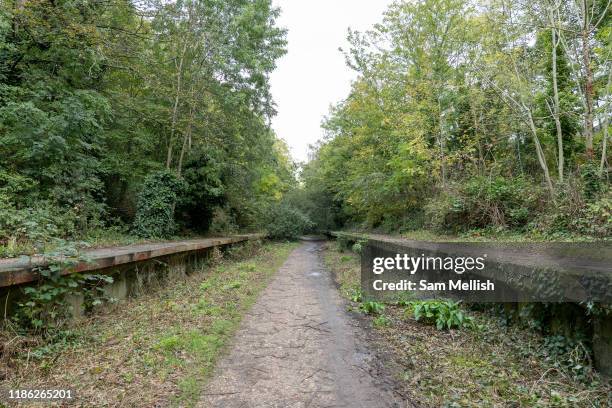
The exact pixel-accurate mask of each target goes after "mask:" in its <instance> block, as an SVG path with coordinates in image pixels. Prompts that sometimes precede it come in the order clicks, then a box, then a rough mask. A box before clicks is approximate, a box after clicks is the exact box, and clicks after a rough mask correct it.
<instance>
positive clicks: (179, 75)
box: [166, 41, 187, 169]
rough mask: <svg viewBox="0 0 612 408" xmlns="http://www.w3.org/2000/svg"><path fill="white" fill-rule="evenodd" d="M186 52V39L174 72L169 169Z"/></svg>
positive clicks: (167, 160) (167, 165)
mask: <svg viewBox="0 0 612 408" xmlns="http://www.w3.org/2000/svg"><path fill="white" fill-rule="evenodd" d="M186 52H187V41H185V42H184V43H183V49H182V51H181V56H180V58H179V62H178V65H177V74H176V95H175V96H174V107H173V108H172V124H171V125H170V126H171V127H170V140H168V156H167V157H166V168H167V169H169V168H170V165H171V164H172V145H173V144H174V133H175V131H176V121H177V117H178V106H179V100H180V97H181V86H182V82H183V62H184V61H185V53H186Z"/></svg>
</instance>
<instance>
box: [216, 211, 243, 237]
mask: <svg viewBox="0 0 612 408" xmlns="http://www.w3.org/2000/svg"><path fill="white" fill-rule="evenodd" d="M209 231H210V232H214V233H218V234H231V233H235V232H237V231H238V226H237V225H236V222H235V220H234V217H232V216H231V215H230V213H229V211H227V210H224V209H222V208H215V209H214V211H213V214H212V219H211V222H210V228H209Z"/></svg>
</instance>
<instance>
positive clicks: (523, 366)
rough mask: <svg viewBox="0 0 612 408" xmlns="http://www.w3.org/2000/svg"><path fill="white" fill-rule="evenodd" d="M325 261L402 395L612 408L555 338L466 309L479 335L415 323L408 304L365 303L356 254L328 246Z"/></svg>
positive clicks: (443, 401)
mask: <svg viewBox="0 0 612 408" xmlns="http://www.w3.org/2000/svg"><path fill="white" fill-rule="evenodd" d="M324 258H325V262H326V264H327V266H328V268H329V269H330V270H331V271H332V272H333V273H334V276H335V279H336V281H337V282H338V284H339V286H340V290H341V292H342V295H343V296H345V297H346V298H347V299H349V300H351V301H352V302H353V303H352V307H353V308H355V309H360V310H362V311H364V313H365V314H366V315H367V316H369V319H371V323H372V327H373V328H375V330H376V336H375V338H376V343H377V344H376V348H378V349H379V350H382V351H383V352H384V355H385V357H386V358H390V359H392V360H393V361H391V362H389V366H390V367H397V368H398V369H396V370H395V371H397V372H396V373H395V375H396V377H397V381H398V386H399V388H400V389H401V393H402V394H404V395H408V396H410V398H411V399H412V400H413V401H415V402H416V403H418V404H420V405H422V406H425V407H568V408H570V407H609V406H612V385H611V384H610V382H609V380H605V379H603V378H601V377H600V376H599V375H598V374H597V373H596V372H594V371H593V370H591V369H585V367H581V370H579V372H580V373H581V374H582V376H581V377H580V378H578V377H577V376H576V373H577V372H578V371H576V370H572V368H575V367H569V368H568V367H567V365H566V364H564V362H565V361H567V359H571V358H572V353H575V352H576V351H577V350H576V349H571V348H570V349H566V350H563V352H562V353H559V354H555V353H553V350H552V349H553V348H554V347H555V344H554V342H551V341H550V340H551V339H550V338H545V337H543V336H542V335H540V334H538V333H536V332H534V331H532V330H529V329H526V328H521V327H517V326H507V325H505V324H503V322H502V320H501V319H500V318H499V316H496V315H495V314H494V313H492V312H486V311H483V312H477V311H474V310H468V309H467V308H463V312H464V313H465V314H466V315H469V316H470V317H472V318H473V320H474V328H473V329H461V330H437V329H436V327H435V326H433V325H428V324H425V323H423V322H421V321H416V320H415V319H414V314H413V313H412V312H413V311H412V310H411V306H410V305H409V304H407V305H404V306H399V305H397V304H385V305H383V306H382V307H381V306H379V305H376V304H375V303H376V302H365V303H361V297H360V291H359V273H360V262H359V257H358V255H356V254H354V253H351V252H348V251H344V252H341V251H340V250H339V249H338V248H337V245H336V244H335V243H329V244H328V245H327V247H326V250H325V252H324Z"/></svg>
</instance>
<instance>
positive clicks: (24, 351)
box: [0, 243, 296, 407]
mask: <svg viewBox="0 0 612 408" xmlns="http://www.w3.org/2000/svg"><path fill="white" fill-rule="evenodd" d="M295 246H296V244H292V243H266V244H264V245H263V246H262V247H259V248H257V249H252V248H251V249H249V248H250V247H249V246H245V247H243V249H242V250H238V251H232V253H234V254H236V255H231V254H230V255H229V257H228V258H226V259H220V258H221V257H220V256H219V257H217V261H216V262H215V264H214V265H212V266H210V267H207V268H205V269H204V270H202V271H200V272H198V273H194V274H192V275H190V276H189V277H188V278H187V279H185V280H182V281H178V282H166V284H165V287H164V288H157V289H155V290H153V289H152V290H151V291H150V292H149V293H148V294H146V295H143V296H140V297H138V298H135V299H130V300H127V301H125V302H121V303H119V304H118V305H117V306H115V307H113V308H109V309H107V310H105V311H100V312H99V313H98V314H96V315H95V316H94V317H93V318H91V319H88V320H84V321H81V322H80V323H78V324H77V325H76V326H75V327H74V328H72V329H70V330H69V331H67V332H66V335H65V336H64V338H63V340H62V341H57V342H56V343H54V344H40V342H37V339H28V338H24V337H20V336H15V335H13V334H11V333H2V334H0V336H1V337H0V345H1V346H2V348H0V357H2V355H3V354H4V358H3V361H1V363H2V364H6V366H7V367H8V369H7V370H6V371H5V373H4V375H5V377H4V378H1V379H0V380H1V381H0V388H3V387H6V388H8V387H11V388H40V387H43V388H49V387H50V386H53V388H66V387H67V388H71V389H74V390H76V394H77V400H78V404H79V406H84V407H109V406H113V407H114V406H129V407H152V406H193V405H194V404H195V403H196V402H197V400H198V399H199V396H200V392H201V391H202V388H203V386H204V384H205V382H206V380H207V379H208V377H209V376H210V374H211V373H212V371H213V368H214V365H215V363H216V361H217V360H218V359H219V357H220V355H222V353H223V351H224V350H225V349H226V345H227V343H228V340H229V339H230V338H231V336H232V335H233V333H234V331H235V330H236V328H237V327H238V325H239V323H240V320H241V318H242V316H243V315H244V313H245V312H246V311H247V310H248V309H249V308H250V307H251V305H252V304H253V303H254V302H255V300H256V299H257V296H258V294H259V292H260V291H261V290H262V289H263V288H264V287H265V286H266V285H267V283H268V282H269V280H270V278H271V277H272V276H273V274H274V273H275V271H276V270H277V269H278V268H279V267H280V266H281V265H282V263H283V262H284V261H285V259H286V258H287V256H288V255H289V253H290V251H291V250H292V249H293V248H295ZM245 251H248V252H249V253H248V254H245V253H244V252H245ZM236 256H239V257H240V260H237V259H235V257H236ZM9 348H11V349H12V352H9ZM0 406H1V403H0ZM46 406H48V405H46Z"/></svg>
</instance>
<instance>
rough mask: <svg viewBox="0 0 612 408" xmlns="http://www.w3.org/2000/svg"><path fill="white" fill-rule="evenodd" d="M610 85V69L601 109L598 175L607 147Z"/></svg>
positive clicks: (603, 162) (611, 72)
mask: <svg viewBox="0 0 612 408" xmlns="http://www.w3.org/2000/svg"><path fill="white" fill-rule="evenodd" d="M610 85H612V70H611V71H610V72H609V73H608V84H607V86H606V97H605V98H604V101H606V103H607V105H606V107H605V108H604V111H603V121H602V122H601V126H602V139H601V160H600V162H599V176H600V177H601V176H602V175H603V171H604V166H605V164H606V160H607V153H608V152H607V147H608V137H609V135H608V127H609V126H610V102H609V96H610V94H609V93H610Z"/></svg>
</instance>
